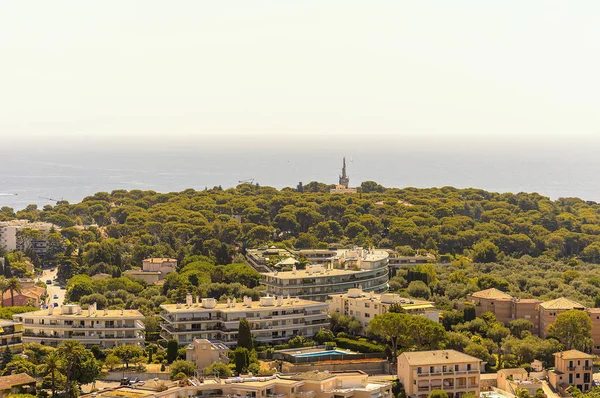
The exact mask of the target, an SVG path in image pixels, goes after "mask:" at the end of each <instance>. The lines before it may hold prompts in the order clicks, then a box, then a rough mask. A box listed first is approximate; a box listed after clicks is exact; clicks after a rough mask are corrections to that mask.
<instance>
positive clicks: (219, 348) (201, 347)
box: [185, 339, 229, 372]
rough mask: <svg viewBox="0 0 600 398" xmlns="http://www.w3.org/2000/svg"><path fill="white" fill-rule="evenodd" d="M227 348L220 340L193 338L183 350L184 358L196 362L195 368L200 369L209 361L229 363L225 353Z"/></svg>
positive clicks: (207, 364)
mask: <svg viewBox="0 0 600 398" xmlns="http://www.w3.org/2000/svg"><path fill="white" fill-rule="evenodd" d="M228 352H229V348H228V347H227V346H226V345H225V344H223V343H221V342H211V341H209V340H206V339H194V341H193V342H192V343H190V345H189V346H188V347H187V348H186V350H185V359H186V360H187V361H190V362H194V363H195V364H196V369H197V370H198V371H200V372H201V371H202V370H203V369H204V368H206V367H208V366H209V365H210V364H211V363H215V362H222V363H229V357H228V356H227V353H228Z"/></svg>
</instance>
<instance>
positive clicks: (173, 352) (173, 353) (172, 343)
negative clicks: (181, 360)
mask: <svg viewBox="0 0 600 398" xmlns="http://www.w3.org/2000/svg"><path fill="white" fill-rule="evenodd" d="M178 349H179V345H178V344H177V340H175V339H171V340H169V341H168V342H167V362H168V363H172V362H173V361H174V360H176V359H177V350H178Z"/></svg>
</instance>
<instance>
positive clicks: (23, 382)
mask: <svg viewBox="0 0 600 398" xmlns="http://www.w3.org/2000/svg"><path fill="white" fill-rule="evenodd" d="M35 384H36V380H35V379H34V378H33V377H31V376H29V375H28V374H27V373H17V374H14V375H8V376H2V377H0V398H6V397H8V396H10V395H12V394H31V395H33V396H35V395H36V391H35Z"/></svg>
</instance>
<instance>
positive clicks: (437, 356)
mask: <svg viewBox="0 0 600 398" xmlns="http://www.w3.org/2000/svg"><path fill="white" fill-rule="evenodd" d="M481 366H482V362H481V360H480V359H479V358H475V357H472V356H470V355H467V354H463V353H461V352H458V351H455V350H437V351H416V352H403V353H402V354H400V355H399V356H398V379H399V380H400V382H401V383H402V384H403V386H404V390H405V391H406V395H407V396H408V397H413V398H427V396H428V395H429V394H430V393H431V391H433V390H444V391H446V393H447V394H448V396H449V397H450V398H460V397H461V396H462V395H463V394H465V393H471V394H474V395H475V396H479V391H480V386H479V379H480V372H481Z"/></svg>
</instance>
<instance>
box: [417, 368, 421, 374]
mask: <svg viewBox="0 0 600 398" xmlns="http://www.w3.org/2000/svg"><path fill="white" fill-rule="evenodd" d="M421 373H422V370H421V368H420V367H419V368H417V374H418V375H420V374H421Z"/></svg>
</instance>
